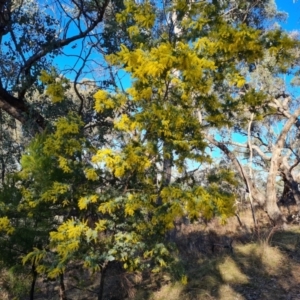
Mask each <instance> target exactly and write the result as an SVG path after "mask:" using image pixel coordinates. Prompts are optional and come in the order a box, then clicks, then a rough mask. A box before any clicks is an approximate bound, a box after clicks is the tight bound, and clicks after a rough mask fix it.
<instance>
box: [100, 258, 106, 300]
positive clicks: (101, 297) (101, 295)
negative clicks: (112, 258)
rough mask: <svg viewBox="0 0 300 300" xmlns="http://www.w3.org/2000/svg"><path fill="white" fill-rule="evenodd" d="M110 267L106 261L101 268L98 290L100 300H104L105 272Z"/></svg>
mask: <svg viewBox="0 0 300 300" xmlns="http://www.w3.org/2000/svg"><path fill="white" fill-rule="evenodd" d="M107 268H108V262H105V263H104V264H103V265H102V266H101V270H100V286H99V292H98V300H103V292H104V280H105V274H106V271H107Z"/></svg>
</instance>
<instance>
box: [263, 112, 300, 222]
mask: <svg viewBox="0 0 300 300" xmlns="http://www.w3.org/2000/svg"><path fill="white" fill-rule="evenodd" d="M299 114H300V108H298V109H297V110H296V111H295V112H294V114H292V115H290V117H289V119H288V120H287V122H286V123H285V125H284V127H283V129H282V131H281V133H280V135H279V137H278V139H277V141H276V143H275V145H273V149H272V157H271V164H270V169H269V173H268V177H267V193H266V210H267V213H268V215H269V217H270V219H271V220H272V221H273V222H274V224H281V223H283V222H285V218H284V217H283V216H282V213H281V211H280V209H279V207H278V205H277V195H276V187H275V184H276V176H277V175H278V171H279V166H280V163H281V151H282V149H283V146H284V143H285V140H286V137H287V134H288V132H289V131H290V129H291V127H292V126H293V125H294V124H295V123H296V122H297V119H298V116H299Z"/></svg>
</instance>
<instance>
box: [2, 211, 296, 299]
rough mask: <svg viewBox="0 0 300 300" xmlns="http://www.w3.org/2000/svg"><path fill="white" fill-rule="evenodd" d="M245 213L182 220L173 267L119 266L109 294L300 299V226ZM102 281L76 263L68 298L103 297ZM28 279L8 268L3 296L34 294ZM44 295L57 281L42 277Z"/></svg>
mask: <svg viewBox="0 0 300 300" xmlns="http://www.w3.org/2000/svg"><path fill="white" fill-rule="evenodd" d="M260 213H261V214H263V212H259V213H258V216H259V214H260ZM240 218H241V220H242V222H243V226H242V227H241V226H240V225H239V223H238V221H237V218H232V219H230V220H229V221H228V223H227V225H225V226H222V225H220V224H219V223H218V221H217V220H214V221H212V222H210V223H209V224H193V225H182V226H181V228H178V230H177V234H176V237H175V238H174V241H175V242H176V243H177V245H178V249H179V251H178V252H177V253H175V255H176V257H177V262H176V264H175V265H174V268H173V269H171V272H169V273H164V274H160V275H158V274H138V273H137V274H127V273H124V272H122V271H121V270H120V269H119V268H118V267H117V266H116V267H115V268H113V269H112V270H110V271H109V272H108V275H107V281H106V288H105V300H123V299H124V300H125V299H128V300H129V299H132V300H169V299H170V300H179V299H180V300H182V299H183V300H198V299H201V300H202V299H203V300H206V299H207V300H212V299H214V300H235V299H236V300H242V299H246V300H260V299H261V300H271V299H272V300H276V299H282V300H299V299H300V226H299V225H296V224H294V225H288V226H287V228H285V229H284V230H283V229H277V230H275V231H274V230H272V227H271V226H270V224H266V223H265V224H263V223H261V224H259V228H260V229H259V231H258V232H255V233H253V232H254V230H253V226H252V225H251V224H252V219H251V215H250V214H249V212H243V213H241V215H240ZM260 219H261V220H263V219H264V220H266V219H265V218H263V216H261V218H260ZM178 270H179V271H178ZM185 276H186V277H185ZM97 282H98V276H97V274H89V273H88V272H86V273H82V272H81V271H79V270H78V268H76V267H74V268H71V269H70V270H69V272H68V273H67V274H66V290H67V295H68V299H69V300H70V299H72V300H94V299H97V295H96V291H97ZM28 283H30V281H28V275H27V276H26V274H25V275H21V274H19V277H18V276H16V272H15V273H14V270H10V271H5V272H3V273H2V274H0V299H1V300H6V299H9V300H11V299H24V300H25V299H28V296H27V297H26V296H24V295H22V293H27V291H28ZM27 295H28V294H27ZM43 299H44V300H50V299H51V300H56V299H58V283H57V282H49V281H43V280H42V279H40V280H39V282H38V283H37V293H36V300H43Z"/></svg>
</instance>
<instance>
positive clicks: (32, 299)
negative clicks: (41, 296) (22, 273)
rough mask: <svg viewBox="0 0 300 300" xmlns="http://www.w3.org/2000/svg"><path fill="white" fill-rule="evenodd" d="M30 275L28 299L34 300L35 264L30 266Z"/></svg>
mask: <svg viewBox="0 0 300 300" xmlns="http://www.w3.org/2000/svg"><path fill="white" fill-rule="evenodd" d="M31 274H32V281H31V288H30V294H29V299H30V300H34V289H35V283H36V278H37V271H36V268H35V263H33V264H32V267H31Z"/></svg>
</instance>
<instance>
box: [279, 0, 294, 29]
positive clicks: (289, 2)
mask: <svg viewBox="0 0 300 300" xmlns="http://www.w3.org/2000/svg"><path fill="white" fill-rule="evenodd" d="M275 2H276V5H277V9H278V10H280V11H285V12H287V13H288V14H289V17H288V19H287V22H285V23H282V24H281V25H282V27H283V28H284V29H286V30H300V0H276V1H275Z"/></svg>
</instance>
